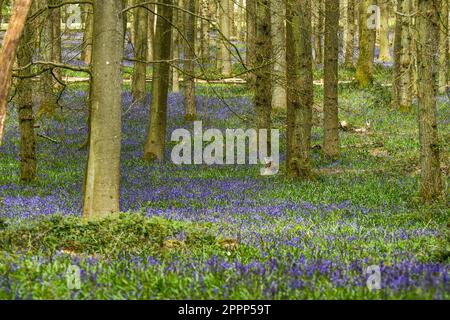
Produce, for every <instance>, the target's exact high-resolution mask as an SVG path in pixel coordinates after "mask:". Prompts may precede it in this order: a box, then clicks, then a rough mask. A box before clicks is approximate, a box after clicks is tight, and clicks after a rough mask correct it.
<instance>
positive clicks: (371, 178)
mask: <svg viewBox="0 0 450 320" xmlns="http://www.w3.org/2000/svg"><path fill="white" fill-rule="evenodd" d="M128 51H129V50H128ZM131 54H132V52H129V53H128V55H131ZM68 62H71V63H75V64H77V63H79V61H78V62H77V60H76V61H74V60H73V59H68ZM85 89H86V88H83V87H82V86H79V85H74V86H73V87H69V89H67V90H66V92H65V93H64V95H63V98H62V101H61V104H62V108H61V110H60V111H58V112H57V113H56V114H55V115H54V116H53V117H51V118H41V119H39V123H38V124H39V128H38V129H37V132H38V133H39V134H40V135H41V136H46V137H50V138H52V139H53V140H55V141H51V140H49V139H46V138H42V137H40V138H38V164H39V165H38V172H39V173H38V177H39V178H38V180H37V181H36V182H34V183H32V184H22V183H20V182H19V179H18V166H19V147H18V145H19V131H18V121H17V118H18V117H17V108H16V106H15V105H14V104H11V105H10V113H9V118H8V121H7V129H6V135H5V138H4V144H3V145H2V146H1V147H0V299H71V298H73V299H399V298H411V299H449V298H450V283H449V269H450V265H449V258H448V257H449V256H448V248H449V235H448V229H447V228H448V221H449V218H450V217H449V208H448V203H449V201H448V199H443V200H442V201H441V202H439V203H436V204H432V205H424V204H421V202H420V200H419V199H418V198H417V193H418V164H419V144H418V129H417V124H416V119H417V111H416V110H415V111H414V112H413V113H411V114H400V113H398V112H396V111H394V110H392V109H389V107H388V103H387V102H386V101H388V99H389V97H388V91H389V89H386V88H384V87H382V86H375V87H374V88H373V89H371V90H368V91H358V90H355V89H354V88H352V87H349V88H347V87H342V88H341V102H340V105H341V118H342V119H345V120H347V121H349V122H350V123H351V124H353V125H355V126H362V125H364V123H365V122H366V121H368V120H369V121H371V130H370V132H368V133H366V134H355V133H351V132H345V133H342V157H341V159H340V160H339V161H337V162H333V163H328V162H326V161H325V160H323V157H322V156H321V152H320V148H314V154H313V160H314V165H315V167H316V168H317V169H318V176H317V179H315V180H313V181H291V180H288V179H286V177H285V175H284V164H283V163H282V167H281V174H279V175H277V176H275V177H261V176H260V175H259V169H260V167H259V166H246V165H239V166H202V165H196V166H175V165H173V164H171V163H170V161H169V162H167V163H153V164H148V163H146V162H145V161H143V160H142V156H143V144H144V139H145V136H146V130H147V125H148V118H149V111H148V109H149V107H148V101H149V99H151V97H150V96H149V97H148V99H147V103H146V104H145V106H142V105H136V104H133V103H132V102H131V97H130V94H129V92H128V91H125V92H124V93H123V145H122V168H121V173H122V178H121V209H122V211H123V212H124V213H123V214H122V215H123V216H124V217H133V216H137V215H139V216H144V217H145V219H149V221H153V220H152V219H157V221H164V223H162V225H163V226H165V225H169V226H172V225H176V228H175V227H174V228H173V229H174V230H176V231H174V232H171V233H163V232H162V231H161V235H160V238H162V240H161V241H162V242H161V243H162V249H161V250H153V249H152V250H145V248H144V249H142V250H141V248H142V246H144V245H146V243H147V242H146V241H147V240H148V239H146V238H145V235H146V234H144V241H143V242H142V243H135V245H136V248H138V249H139V250H137V249H136V248H134V247H133V242H132V241H131V240H129V239H128V238H127V234H126V232H128V233H129V234H130V238H132V234H134V233H136V234H138V233H140V232H142V230H140V226H139V225H136V227H135V228H133V227H129V225H127V226H126V228H120V227H119V228H118V229H117V230H119V231H117V233H118V234H117V237H118V239H120V241H121V242H122V241H123V243H127V245H123V248H121V250H117V248H116V247H117V246H116V244H112V245H111V246H109V245H106V247H108V248H110V247H111V251H110V252H109V253H108V252H107V253H106V254H105V253H104V251H103V250H101V248H97V247H95V241H96V239H95V236H94V238H89V239H83V238H82V237H79V236H77V237H78V238H77V237H75V236H74V235H75V234H79V233H77V232H78V231H76V230H75V231H74V230H73V227H71V226H72V225H71V223H74V225H76V226H77V228H84V227H83V226H82V223H81V222H80V221H78V220H77V219H79V217H80V216H81V209H82V207H81V206H82V185H83V175H84V170H85V163H86V158H87V151H86V150H85V149H83V148H80V146H81V145H83V142H84V141H85V139H86V136H87V126H86V121H87V109H86V99H87V92H86V90H85ZM217 95H219V96H220V97H218V96H217ZM322 95H323V92H322V91H321V89H320V88H317V92H316V98H317V104H320V99H321V97H322ZM225 102H226V103H225ZM197 103H198V114H199V117H200V118H201V120H202V121H203V125H204V127H205V128H220V129H224V128H242V127H244V128H245V127H252V126H253V125H252V115H254V106H253V103H252V99H251V97H250V96H249V95H248V94H247V92H246V90H245V88H241V87H226V88H225V87H223V86H219V85H217V86H214V87H211V86H209V87H199V88H198V97H197ZM37 105H38V101H37V100H36V106H37ZM448 105H449V100H448V98H440V99H439V106H438V111H439V129H440V135H441V137H440V138H441V141H442V142H443V147H442V150H443V159H444V164H443V165H444V166H445V165H446V166H447V168H448V160H447V163H446V162H445V161H446V160H445V159H448V150H449V149H450V148H449V141H450V139H449V138H448V137H449V134H450V131H449V120H450V114H449V108H448ZM36 109H37V108H36ZM235 113H237V114H239V115H242V117H244V118H245V119H249V121H250V122H249V123H247V122H245V123H244V122H242V120H241V118H239V117H236V115H235ZM317 117H318V118H320V115H318V116H317ZM183 119H184V107H183V97H182V95H181V94H178V93H172V94H170V97H169V120H168V136H167V138H168V139H170V133H171V132H172V131H173V130H174V129H176V128H181V127H187V128H189V125H188V126H186V124H185V123H184V120H183ZM284 122H285V118H283V115H279V114H275V115H274V126H275V127H278V128H280V129H281V132H282V136H281V138H282V139H283V138H285V129H284V127H283V123H284ZM321 140H322V133H321V130H320V129H319V128H318V127H315V128H314V131H313V143H314V145H318V144H320V143H321ZM172 147H173V143H169V145H168V150H167V156H168V158H169V159H170V151H171V148H172ZM281 148H282V150H281V151H282V152H284V151H285V144H284V143H283V142H282V145H281ZM283 158H284V157H283V156H282V159H283ZM448 181H449V179H448V177H447V178H446V183H447V184H448ZM52 217H60V219H55V221H56V222H55V226H56V225H57V226H58V227H57V228H56V227H55V226H51V227H48V224H49V223H52V222H51V221H53V220H52V219H53V218H52ZM61 219H62V220H63V221H64V220H67V221H71V222H70V223H69V222H67V224H63V226H64V227H61ZM124 219H128V218H124ZM130 219H131V221H134V220H133V219H134V218H130ZM49 221H50V222H49ZM73 221H78V222H73ZM118 223H120V221H119V222H118ZM152 223H153V222H152ZM41 225H43V226H46V227H45V228H46V229H45V228H44V229H45V230H46V231H45V232H44V233H43V235H42V234H41V233H40V230H41V229H40V228H41V227H42V226H41ZM80 225H81V227H80ZM86 228H87V229H89V227H86ZM127 228H129V229H127ZM165 228H166V227H164V228H163V227H161V229H164V230H165ZM170 228H172V227H170ZM56 229H58V230H59V231H58V232H62V233H61V234H60V237H61V238H60V239H62V238H64V239H69V240H73V241H78V242H79V243H78V244H79V245H80V247H81V248H83V243H89V244H90V245H91V244H92V243H94V244H93V245H92V247H90V248H91V249H89V250H86V251H85V252H83V250H81V252H80V250H78V251H77V250H74V249H73V248H68V247H64V246H63V245H61V247H58V245H59V243H58V238H57V239H56V240H55V241H56V243H54V245H55V247H56V248H57V249H58V250H51V251H49V250H45V248H44V249H43V248H36V247H33V246H31V245H27V243H28V244H31V243H32V242H33V243H35V242H39V241H37V240H36V239H41V237H43V238H42V239H44V240H45V241H44V240H42V241H43V242H42V243H44V244H47V243H51V242H50V240H49V237H50V235H49V234H50V233H51V234H55V232H54V231H55V230H56ZM52 230H53V231H52ZM61 230H62V231H61ZM123 230H128V231H124V232H125V234H124V232H122V231H123ZM171 230H172V229H171ZM193 230H194V231H193ZM34 232H36V239H34V240H33V239H31V238H33V237H34ZM112 232H113V231H111V233H112ZM11 234H15V235H14V237H15V238H14V239H16V240H17V239H19V240H18V241H19V242H22V246H19V247H17V246H12V245H11V244H10V243H9V240H7V239H11V237H12V236H11ZM86 234H87V233H86ZM204 235H208V236H204ZM72 236H73V237H74V238H73V239H72V238H71V237H72ZM103 236H104V234H103V233H99V234H98V237H103ZM46 237H47V238H46ZM108 237H114V234H112V235H111V234H109V235H108ZM136 237H137V236H136ZM193 238H194V240H192V239H193ZM108 239H109V238H108ZM189 239H191V240H189ZM205 239H209V240H205ZM211 239H212V240H211ZM100 240H101V239H100ZM100 240H99V243H100V242H101V241H100ZM127 240H129V241H128V242H126V241H127ZM188 240H189V241H188ZM61 241H62V240H61ZM200 242H201V245H199V243H200ZM64 243H65V244H66V243H67V242H64ZM148 243H149V247H152V248H153V246H152V245H151V241H150V240H148ZM230 244H232V245H230ZM119 246H120V244H119ZM92 248H94V249H92ZM72 265H76V266H78V267H79V268H80V269H81V287H80V288H79V289H73V288H69V287H68V284H67V277H66V273H67V270H68V268H69V266H72ZM374 265H375V266H378V267H379V268H380V271H381V289H380V290H369V289H368V286H367V280H368V277H369V275H368V274H366V270H367V268H368V267H369V266H374Z"/></svg>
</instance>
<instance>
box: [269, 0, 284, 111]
mask: <svg viewBox="0 0 450 320" xmlns="http://www.w3.org/2000/svg"><path fill="white" fill-rule="evenodd" d="M272 12H273V15H272V22H273V23H272V25H273V31H272V39H273V52H274V55H275V58H276V61H275V63H274V65H273V69H274V70H273V73H274V76H275V79H274V85H273V97H272V108H273V109H277V110H286V85H285V83H286V27H285V18H286V6H285V5H284V0H272Z"/></svg>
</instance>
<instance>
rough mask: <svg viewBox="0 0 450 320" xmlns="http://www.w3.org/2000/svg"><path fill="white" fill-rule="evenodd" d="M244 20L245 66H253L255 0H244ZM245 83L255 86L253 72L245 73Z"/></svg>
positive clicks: (254, 50)
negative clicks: (245, 22) (245, 32)
mask: <svg viewBox="0 0 450 320" xmlns="http://www.w3.org/2000/svg"><path fill="white" fill-rule="evenodd" d="M246 1H247V2H246V9H247V10H246V12H247V16H246V20H247V40H246V41H247V58H246V59H247V61H246V63H247V68H248V69H253V68H254V67H255V60H256V58H255V53H256V0H246ZM247 83H248V87H249V88H250V89H253V88H254V86H255V74H254V73H253V72H250V73H249V74H248V75H247Z"/></svg>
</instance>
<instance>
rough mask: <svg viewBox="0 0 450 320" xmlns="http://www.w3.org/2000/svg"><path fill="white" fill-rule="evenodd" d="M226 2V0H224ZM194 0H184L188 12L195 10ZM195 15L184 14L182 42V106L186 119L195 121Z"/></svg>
mask: <svg viewBox="0 0 450 320" xmlns="http://www.w3.org/2000/svg"><path fill="white" fill-rule="evenodd" d="M226 2H227V1H226ZM227 3H228V2H227ZM195 7H196V1H194V0H187V1H185V9H186V10H187V11H188V12H192V13H194V12H195ZM195 21H196V19H195V15H194V14H191V13H185V14H184V28H185V32H186V33H185V37H186V40H185V42H184V47H185V49H184V52H185V61H184V70H185V74H184V107H185V110H186V121H195V120H196V119H197V105H196V101H195V99H196V98H195V77H194V73H195V42H196V41H195V40H196V39H195V38H196V36H195V35H196V28H195V26H196V25H195Z"/></svg>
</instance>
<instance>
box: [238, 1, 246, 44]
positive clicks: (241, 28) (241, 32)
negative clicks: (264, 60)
mask: <svg viewBox="0 0 450 320" xmlns="http://www.w3.org/2000/svg"><path fill="white" fill-rule="evenodd" d="M245 11H246V9H245V5H244V0H239V4H238V12H239V16H238V37H239V40H240V41H241V42H245V33H246V30H245V28H246V23H245V20H246V19H245Z"/></svg>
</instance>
